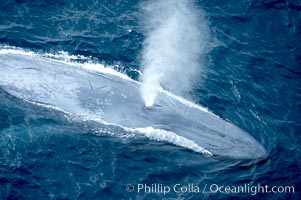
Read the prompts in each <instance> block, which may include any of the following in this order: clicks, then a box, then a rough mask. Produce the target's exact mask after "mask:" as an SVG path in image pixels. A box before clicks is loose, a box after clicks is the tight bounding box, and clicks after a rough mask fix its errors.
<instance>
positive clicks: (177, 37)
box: [140, 0, 209, 106]
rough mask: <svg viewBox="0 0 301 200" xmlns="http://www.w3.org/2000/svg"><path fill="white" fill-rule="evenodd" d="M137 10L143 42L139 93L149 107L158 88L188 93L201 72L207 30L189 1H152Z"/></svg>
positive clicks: (197, 11) (154, 98)
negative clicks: (140, 21) (141, 17)
mask: <svg viewBox="0 0 301 200" xmlns="http://www.w3.org/2000/svg"><path fill="white" fill-rule="evenodd" d="M141 7H142V12H143V16H144V17H143V26H144V30H145V36H146V39H145V40H144V43H143V51H142V61H141V66H142V75H141V76H140V80H141V87H140V92H141V95H142V98H143V100H144V102H145V105H146V106H152V105H153V104H154V103H155V100H156V96H157V94H158V92H159V88H160V87H163V88H164V89H166V90H169V91H171V92H173V93H175V94H178V95H183V94H185V93H186V92H188V91H189V90H190V89H191V87H192V85H193V82H194V80H195V79H197V78H198V77H199V75H200V73H202V71H203V65H204V62H203V61H204V56H205V54H206V49H207V48H206V46H207V43H208V40H209V28H208V25H207V22H206V20H205V18H204V15H203V12H202V11H201V10H198V9H196V7H195V5H193V2H192V1H189V0H164V1H160V0H153V1H149V2H147V3H144V4H141Z"/></svg>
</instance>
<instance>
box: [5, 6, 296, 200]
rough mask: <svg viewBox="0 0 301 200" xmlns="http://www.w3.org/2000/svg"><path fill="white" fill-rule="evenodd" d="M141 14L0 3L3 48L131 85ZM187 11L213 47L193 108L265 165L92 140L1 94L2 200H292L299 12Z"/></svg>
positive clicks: (86, 128)
mask: <svg viewBox="0 0 301 200" xmlns="http://www.w3.org/2000/svg"><path fill="white" fill-rule="evenodd" d="M140 6H141V1H127V0H122V1H121V0H120V1H117V0H114V1H107V0H103V1H101V0H72V1H63V0H30V1H29V0H28V1H27V0H14V1H13V0H7V1H1V2H0V10H1V12H0V45H1V46H11V47H17V48H21V49H25V50H28V51H33V52H36V53H39V54H46V53H51V54H53V55H56V54H60V53H61V52H62V51H63V52H65V53H68V54H70V55H82V56H85V57H86V58H88V59H89V60H93V62H97V63H101V64H103V65H105V66H107V67H111V68H113V69H115V70H117V71H119V72H122V73H124V74H126V75H128V76H129V77H131V78H132V79H134V80H138V77H139V74H140V60H141V51H142V48H143V41H144V39H145V38H144V37H145V36H144V34H143V33H144V30H143V26H142V25H141V23H140V18H141V15H143V13H141V9H140ZM195 6H196V7H197V8H198V9H201V10H203V11H204V13H205V15H206V16H205V17H206V20H207V22H208V24H209V27H210V31H211V35H212V38H213V39H212V41H211V44H212V47H211V50H210V51H209V52H208V53H207V54H206V59H205V60H206V68H205V72H204V74H203V75H202V77H200V79H202V81H200V84H199V85H195V86H194V88H193V90H192V91H191V96H190V99H191V100H192V101H194V102H195V103H197V104H199V105H202V106H205V107H207V108H208V109H209V110H210V111H212V112H213V113H215V114H216V115H218V116H220V117H221V118H223V119H224V120H227V121H229V122H231V123H233V124H235V125H237V126H238V127H240V128H242V129H243V130H245V131H247V132H248V133H249V134H250V135H252V136H253V137H254V138H256V140H257V141H259V143H261V144H262V145H263V146H264V148H265V149H266V151H267V153H268V157H267V158H266V159H264V160H262V161H260V162H256V163H254V162H252V161H245V160H238V159H231V158H228V159H227V158H219V157H218V156H216V157H207V156H204V155H202V154H200V153H197V152H194V151H192V150H189V149H186V148H183V147H179V146H176V145H173V144H170V143H166V142H162V141H154V140H151V139H148V138H143V137H142V138H141V137H138V138H133V137H117V136H116V134H117V135H118V132H120V131H124V130H120V129H114V128H112V127H106V125H103V132H102V133H99V131H97V132H96V131H94V129H93V124H89V123H86V122H84V121H83V122H78V121H70V120H67V119H66V118H65V117H64V114H63V113H60V112H59V111H57V110H51V109H45V108H44V107H39V106H38V105H33V104H30V103H26V102H24V101H22V100H20V99H18V98H16V97H14V96H12V95H10V94H8V93H6V92H5V91H3V90H0V199H251V198H252V199H300V196H301V193H300V191H301V187H300V186H301V170H300V168H301V161H300V160H301V159H300V158H301V157H300V155H301V152H300V151H301V148H300V147H301V137H300V134H301V46H300V44H301V2H300V1H293V0H258V1H257V0H242V1H234V0H230V1H216V0H211V1H195ZM200 23H202V22H201V21H200ZM1 48H2V47H1ZM81 62H82V61H81ZM0 79H1V71H0ZM128 184H132V185H133V186H134V188H136V189H137V187H138V184H146V185H148V186H151V185H152V184H153V185H156V184H162V186H170V187H171V188H172V187H173V186H174V185H175V184H180V186H187V188H189V187H190V186H191V185H192V184H193V185H194V186H197V187H199V188H200V192H193V191H186V192H178V193H177V192H169V193H167V194H163V193H162V192H144V191H142V192H140V193H138V192H137V190H136V189H135V190H134V191H133V192H128V191H127V189H128V187H127V186H128ZM215 184H216V185H219V186H230V187H232V186H246V185H247V186H248V187H251V186H257V185H258V184H260V185H264V186H265V185H267V186H269V187H270V188H271V187H273V186H277V187H278V188H279V187H285V186H293V187H294V193H293V192H287V191H286V192H284V191H282V190H280V191H278V192H275V193H274V192H270V193H259V192H258V193H256V192H254V191H249V192H245V193H234V192H229V193H222V192H219V191H216V192H214V191H210V189H209V187H210V186H212V185H213V186H215ZM205 186H206V187H207V188H206V191H205V192H204V191H203V189H204V188H205ZM213 189H215V188H213ZM250 190H251V189H250ZM281 191H282V192H281ZM255 193H256V194H255Z"/></svg>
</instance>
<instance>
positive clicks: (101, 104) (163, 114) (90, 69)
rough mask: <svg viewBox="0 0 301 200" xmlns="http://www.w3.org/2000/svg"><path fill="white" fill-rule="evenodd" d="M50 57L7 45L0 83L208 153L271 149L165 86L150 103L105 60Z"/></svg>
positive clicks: (0, 59)
mask: <svg viewBox="0 0 301 200" xmlns="http://www.w3.org/2000/svg"><path fill="white" fill-rule="evenodd" d="M49 57H51V56H49V55H38V54H35V53H33V52H25V51H23V50H20V49H14V48H2V49H1V50H0V71H1V79H0V87H1V88H2V89H3V90H5V91H6V92H8V93H10V94H12V95H14V96H16V97H18V98H21V99H23V100H25V101H28V102H31V103H34V104H36V105H38V106H44V107H48V108H49V109H56V110H59V111H62V112H66V113H68V114H71V115H75V116H81V117H82V118H83V119H84V118H85V119H87V118H88V119H94V120H96V121H98V122H100V123H105V124H111V125H116V126H119V127H122V128H124V129H125V130H129V131H133V132H135V133H136V134H142V135H144V136H146V137H149V138H151V139H156V140H162V141H167V142H170V143H173V144H176V145H179V146H182V147H185V148H189V149H191V150H194V151H196V152H201V153H204V154H206V155H219V156H225V157H231V158H241V159H261V158H264V157H265V156H266V151H265V149H264V148H263V147H262V146H261V145H260V144H259V143H258V142H257V141H256V140H255V139H254V138H253V137H251V136H250V135H249V134H247V133H246V132H245V131H243V130H241V129H240V128H238V127H237V126H235V125H232V124H230V123H229V122H226V121H224V120H222V119H220V118H218V117H217V116H215V115H213V114H212V113H210V112H207V111H206V109H204V108H202V107H200V106H198V105H195V104H193V103H192V102H189V101H187V100H184V99H182V98H181V97H178V96H175V95H173V94H171V93H169V92H166V91H164V90H161V91H160V92H159V93H158V96H157V100H156V103H157V104H156V105H155V106H153V107H145V106H144V101H143V99H142V97H141V96H140V93H139V87H140V83H139V82H136V81H133V80H132V79H130V78H129V77H127V76H126V75H123V74H120V73H118V72H116V71H114V70H112V69H110V68H104V67H103V66H101V65H99V64H92V63H81V64H80V63H73V62H67V61H60V60H57V59H53V58H49ZM52 57H55V56H52Z"/></svg>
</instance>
